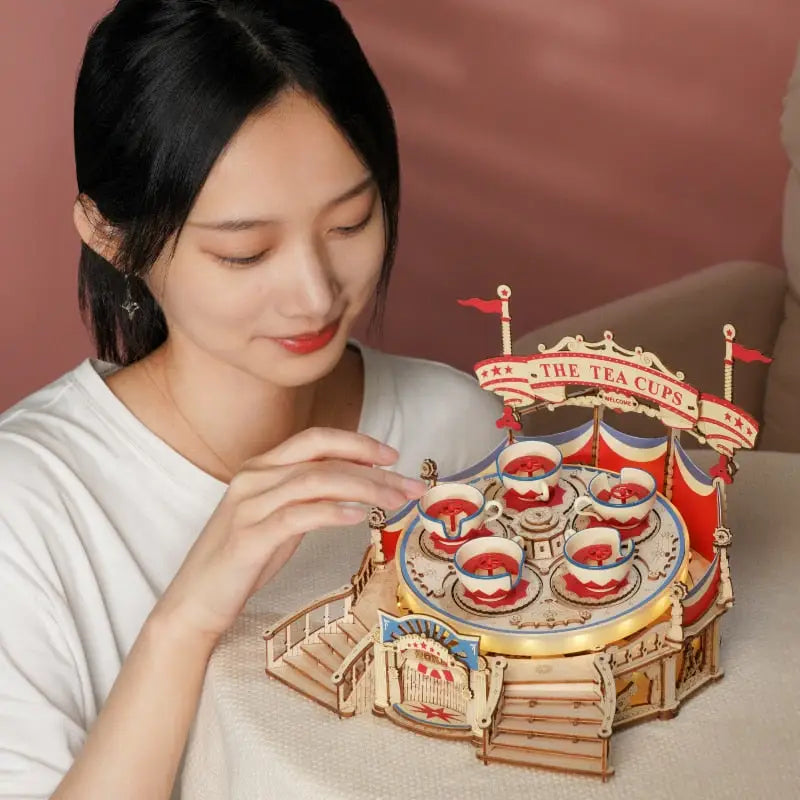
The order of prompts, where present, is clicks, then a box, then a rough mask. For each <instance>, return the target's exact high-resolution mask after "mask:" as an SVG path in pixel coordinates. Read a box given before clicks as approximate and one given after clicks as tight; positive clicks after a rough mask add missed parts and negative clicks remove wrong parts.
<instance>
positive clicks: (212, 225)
mask: <svg viewBox="0 0 800 800" xmlns="http://www.w3.org/2000/svg"><path fill="white" fill-rule="evenodd" d="M374 185H375V179H374V178H373V177H372V175H368V176H367V177H366V178H364V179H363V180H362V181H360V182H359V183H357V184H356V185H355V186H353V187H352V188H350V189H348V190H347V191H346V192H343V193H342V194H340V195H339V196H338V197H334V199H333V200H331V201H329V202H328V203H326V204H325V209H329V208H333V207H334V206H338V205H340V204H341V203H344V202H345V201H346V200H350V199H352V198H353V197H357V196H358V195H360V194H362V193H363V192H365V191H366V190H367V189H369V188H370V187H372V186H374ZM276 221H277V220H274V219H226V220H222V221H220V222H187V223H186V224H187V225H191V226H192V227H195V228H205V229H207V230H215V231H247V230H250V229H251V228H258V227H264V226H267V225H274V224H275V222H276Z"/></svg>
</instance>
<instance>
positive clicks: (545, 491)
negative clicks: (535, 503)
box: [533, 481, 550, 503]
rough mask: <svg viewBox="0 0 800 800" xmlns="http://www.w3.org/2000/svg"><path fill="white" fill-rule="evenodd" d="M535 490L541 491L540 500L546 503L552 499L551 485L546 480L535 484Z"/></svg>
mask: <svg viewBox="0 0 800 800" xmlns="http://www.w3.org/2000/svg"><path fill="white" fill-rule="evenodd" d="M533 487H534V491H535V492H538V493H539V500H540V501H541V502H543V503H546V502H548V501H549V500H550V487H549V486H548V484H546V483H545V482H544V481H538V482H537V483H534V484H533Z"/></svg>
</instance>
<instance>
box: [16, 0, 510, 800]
mask: <svg viewBox="0 0 800 800" xmlns="http://www.w3.org/2000/svg"><path fill="white" fill-rule="evenodd" d="M75 154H76V164H77V176H78V187H79V192H80V195H79V198H78V200H77V202H76V204H75V208H74V220H75V226H76V228H77V231H78V233H79V234H80V237H81V239H82V242H83V245H82V254H81V259H80V273H79V274H80V278H79V285H80V299H81V306H82V309H83V311H84V313H85V316H86V318H87V321H88V323H89V324H90V326H91V329H92V331H93V334H94V338H95V340H96V343H97V349H98V355H99V359H100V360H87V361H85V362H84V363H82V364H80V365H79V366H78V367H77V368H76V369H74V370H73V371H71V372H69V373H67V374H66V375H64V376H63V377H62V378H60V379H59V380H57V381H56V382H55V383H53V384H52V385H50V386H48V387H46V388H44V389H42V390H41V391H39V392H37V393H35V394H34V395H32V396H31V397H28V398H27V399H25V400H23V401H22V402H21V403H19V404H18V405H17V406H16V407H15V408H13V409H11V410H10V411H8V412H7V413H6V414H4V415H3V416H2V417H1V418H0V497H2V503H0V584H1V585H2V586H3V591H4V596H3V604H2V605H0V687H2V689H1V690H0V697H2V703H0V797H14V798H21V797H26V798H32V797H37V798H38V797H50V796H53V797H56V798H62V799H66V798H87V797H91V798H112V797H113V798H115V800H118V799H119V798H127V797H131V798H137V800H138V799H139V798H148V799H151V798H161V797H168V796H169V795H170V792H171V790H172V787H173V784H174V781H175V777H176V773H177V770H178V765H179V761H180V757H181V753H182V750H183V747H184V744H185V741H186V737H187V731H188V729H189V725H190V723H191V721H192V719H193V716H194V714H195V711H196V706H197V701H198V695H199V692H200V689H201V685H202V681H203V676H204V671H205V669H206V664H207V662H208V659H209V657H210V654H211V653H212V651H213V649H214V647H215V644H216V643H217V641H218V639H219V637H220V636H221V635H222V633H223V632H224V631H225V630H226V629H227V628H228V627H229V626H230V625H231V624H232V622H233V621H234V620H235V619H236V617H237V615H238V614H239V613H240V611H241V609H242V608H243V606H244V604H245V602H246V601H247V599H248V597H250V596H251V595H252V594H253V593H254V592H256V591H258V590H261V591H263V592H269V591H270V579H271V578H272V577H273V576H274V575H275V574H276V572H277V571H278V570H280V568H281V567H282V566H283V564H285V563H286V561H287V560H288V559H289V558H290V557H291V556H292V554H293V552H294V551H295V549H296V548H297V546H298V543H299V542H300V540H301V538H302V537H303V536H304V534H306V533H307V532H308V531H316V530H319V529H329V530H330V531H331V532H329V533H328V534H327V535H336V534H335V532H333V531H335V530H336V529H337V528H339V529H341V528H342V527H345V526H347V525H350V524H352V523H354V522H357V521H358V520H362V519H363V518H364V507H367V506H371V505H378V506H382V507H385V508H396V507H398V506H400V505H402V504H403V503H405V502H407V501H408V500H410V499H413V498H415V497H418V496H419V494H420V493H421V492H422V490H423V485H422V484H421V483H420V482H419V481H416V480H413V479H411V478H406V477H404V475H413V474H414V473H415V472H417V470H418V468H419V464H420V461H421V459H422V458H424V457H425V456H429V455H431V456H434V457H436V458H437V460H438V461H439V464H440V467H441V469H442V471H443V472H452V471H454V470H457V469H460V468H462V467H464V466H466V465H468V464H470V463H472V462H474V461H475V460H476V459H477V458H479V457H480V456H482V455H485V454H486V453H487V452H488V451H489V450H490V449H491V448H492V447H493V446H494V445H495V444H496V442H497V441H498V439H499V432H498V431H497V429H496V428H495V426H494V419H495V418H496V416H497V414H498V413H499V410H500V409H499V408H498V405H497V403H496V401H495V399H494V398H493V397H492V396H491V395H488V394H486V393H484V392H482V391H481V390H480V389H479V388H478V387H477V385H476V383H475V382H474V381H473V380H472V379H471V378H469V377H467V376H466V375H464V374H462V373H459V372H457V371H455V370H453V369H450V368H449V367H446V366H443V365H439V364H433V363H430V362H423V361H419V360H414V359H406V358H398V357H393V356H388V355H384V354H381V353H378V352H375V351H372V350H369V349H368V348H365V347H361V346H359V345H358V344H357V343H354V342H349V341H348V334H349V332H350V330H351V328H352V326H353V323H354V321H355V320H356V318H357V317H358V315H359V314H360V313H361V312H362V310H364V309H365V308H366V307H367V306H368V305H369V304H370V303H371V302H373V301H374V302H375V306H374V307H375V309H376V311H378V312H379V310H380V308H381V306H382V303H383V301H384V299H385V296H386V289H387V286H388V282H389V273H390V270H391V266H392V260H393V256H394V251H395V244H396V240H397V216H398V202H399V201H398V196H399V191H398V187H399V174H398V158H397V142H396V137H395V129H394V125H393V121H392V115H391V110H390V107H389V105H388V103H387V101H386V98H385V96H384V93H383V91H382V89H381V87H380V85H379V84H378V82H377V80H376V78H375V76H374V75H373V73H372V71H371V69H370V67H369V65H368V64H367V62H366V60H365V58H364V55H363V53H362V52H361V49H360V48H359V46H358V44H357V42H356V40H355V38H354V37H353V34H352V31H351V30H350V28H349V26H348V25H347V23H346V22H345V21H344V20H343V19H342V17H341V16H340V13H339V11H338V10H337V8H336V7H335V6H334V5H333V3H331V2H329V0H120V2H118V3H117V5H116V7H115V8H114V9H113V10H112V11H111V12H110V13H109V14H108V16H106V17H105V18H104V19H103V20H102V21H101V22H100V23H99V25H98V26H97V27H96V28H95V29H94V31H93V32H92V34H91V36H90V39H89V42H88V45H87V49H86V53H85V57H84V61H83V64H82V67H81V71H80V75H79V79H78V85H77V92H76V99H75ZM416 319H417V320H419V317H417V318H416ZM386 467H390V468H389V469H386ZM341 535H346V534H341ZM360 535H362V536H363V530H362V531H361V533H360ZM317 568H319V569H323V568H324V566H323V565H318V566H317ZM254 668H256V667H254ZM143 765H146V769H145V768H143Z"/></svg>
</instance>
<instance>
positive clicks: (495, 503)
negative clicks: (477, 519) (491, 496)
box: [484, 500, 506, 522]
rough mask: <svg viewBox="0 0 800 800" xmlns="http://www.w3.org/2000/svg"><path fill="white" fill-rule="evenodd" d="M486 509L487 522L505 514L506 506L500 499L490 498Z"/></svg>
mask: <svg viewBox="0 0 800 800" xmlns="http://www.w3.org/2000/svg"><path fill="white" fill-rule="evenodd" d="M484 509H485V511H486V517H485V520H486V522H492V521H494V520H496V519H498V518H499V517H502V516H503V512H504V511H505V510H506V507H505V506H504V505H503V504H502V503H501V502H500V501H499V500H488V501H487V502H486V505H485V506H484Z"/></svg>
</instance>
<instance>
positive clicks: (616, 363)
mask: <svg viewBox="0 0 800 800" xmlns="http://www.w3.org/2000/svg"><path fill="white" fill-rule="evenodd" d="M497 295H498V297H497V300H481V299H477V298H472V299H470V300H465V301H459V302H460V303H461V304H462V305H467V306H473V307H475V308H477V309H479V310H480V311H483V312H485V313H497V314H499V315H500V316H501V334H502V346H503V355H502V356H499V357H496V358H490V359H487V360H484V361H481V362H479V363H478V364H476V366H475V372H476V374H477V377H478V381H479V383H480V385H481V386H482V387H483V388H484V389H486V390H487V391H491V392H494V393H496V394H498V395H499V396H500V397H502V398H503V401H504V411H503V415H502V417H501V418H500V419H499V420H497V422H496V423H495V424H496V425H497V428H498V438H500V436H499V431H500V429H504V430H505V431H506V433H505V434H503V436H502V441H500V442H499V443H498V445H497V447H496V448H495V449H494V450H493V451H492V452H491V453H487V454H486V457H485V458H483V459H481V460H480V461H479V462H478V463H477V464H475V465H474V466H472V467H471V468H469V469H466V470H464V471H463V472H461V473H459V474H457V475H452V476H448V477H447V478H446V480H443V481H440V480H439V475H438V469H437V466H436V462H435V461H434V460H433V459H426V460H425V461H424V462H423V464H422V467H421V472H420V474H421V477H422V478H423V479H424V480H425V481H426V482H427V484H428V491H427V492H426V493H425V494H424V495H423V496H422V497H421V498H420V499H419V500H418V501H414V502H410V503H408V504H407V505H406V506H404V507H403V508H401V509H399V510H397V511H394V512H393V513H391V514H387V513H386V512H385V511H384V510H382V509H372V510H371V511H370V516H369V526H370V537H371V539H370V544H369V547H368V548H367V550H366V553H365V555H364V558H363V559H362V562H361V564H360V566H359V567H358V569H357V571H356V573H355V574H354V575H353V577H352V579H351V580H350V582H349V583H348V584H347V585H346V586H344V587H343V588H342V589H341V590H339V591H338V592H334V593H332V594H329V595H327V596H325V597H322V598H320V599H319V600H317V601H315V602H314V603H312V604H310V605H309V606H308V607H306V608H303V609H299V610H298V611H297V612H296V613H295V614H293V615H290V616H288V617H286V618H285V619H283V620H281V621H280V622H278V623H276V624H275V625H273V626H272V627H271V628H270V629H269V630H267V631H266V632H265V634H264V639H265V642H266V654H267V669H266V671H267V674H268V675H269V676H270V677H272V678H275V679H277V680H279V681H282V682H283V683H285V684H286V685H287V686H289V687H291V688H293V689H295V690H296V691H297V692H299V693H301V694H303V695H305V696H306V697H307V698H309V699H311V700H313V701H315V702H316V703H317V704H319V705H321V706H323V707H325V708H327V709H330V710H331V711H333V712H335V713H337V714H338V715H339V716H340V717H350V716H353V715H355V714H360V713H365V712H372V713H373V714H375V715H377V716H378V717H382V718H384V719H386V720H388V721H391V722H392V723H394V724H396V725H399V726H402V727H404V728H406V729H408V730H410V731H413V732H416V733H419V734H424V735H427V736H437V737H442V738H445V739H452V740H463V741H465V742H467V743H469V744H470V745H472V746H473V747H474V748H475V752H476V755H477V757H478V758H479V759H481V760H482V761H483V762H484V763H486V764H489V763H498V762H499V763H508V764H515V765H519V766H525V767H533V768H542V769H551V770H561V771H565V772H571V773H581V774H586V775H594V776H597V777H600V778H602V779H604V780H605V779H606V778H607V777H608V776H609V775H611V774H612V773H613V771H614V769H613V767H612V764H611V753H610V741H611V737H612V733H613V731H614V730H616V729H617V728H619V727H621V726H624V725H627V724H629V723H632V722H635V721H641V720H645V719H650V718H669V717H671V716H673V715H674V714H675V713H676V711H677V709H678V706H679V705H680V703H681V702H683V701H684V700H685V699H686V698H688V697H689V696H690V695H692V694H693V693H695V692H696V691H697V690H698V689H699V688H700V687H702V686H704V685H706V684H708V683H709V682H711V681H714V680H716V679H718V678H719V677H721V675H722V669H721V667H720V617H721V615H722V614H723V613H724V612H725V610H726V609H728V608H729V607H730V606H731V605H732V604H733V599H734V598H733V589H732V585H731V578H730V570H729V565H728V547H729V546H730V544H731V533H730V531H729V529H728V528H727V525H726V518H725V513H726V512H725V509H726V504H725V492H726V489H727V487H728V486H729V485H730V484H731V483H732V481H733V477H734V474H735V472H736V464H735V462H734V455H735V453H736V451H737V450H739V449H742V448H745V449H747V448H752V447H753V446H754V445H755V440H756V436H757V432H758V424H757V423H756V421H755V420H754V419H753V418H752V417H751V416H749V415H748V414H746V413H745V412H744V411H742V410H741V409H739V408H737V407H736V406H735V405H734V404H733V400H732V393H733V364H734V362H735V361H736V360H737V359H741V360H745V361H752V360H762V361H764V360H768V359H767V358H766V356H763V355H762V354H760V353H757V351H753V350H748V349H747V348H744V347H742V346H741V345H739V344H737V343H736V342H735V331H734V329H733V327H732V326H730V325H726V326H725V328H724V330H723V334H724V343H725V355H724V378H725V382H724V385H725V397H716V396H714V395H711V394H707V393H703V392H701V391H699V390H698V389H696V388H694V387H693V386H692V385H690V384H689V383H687V382H686V381H685V377H684V375H683V374H682V373H680V372H672V371H670V370H669V369H667V367H665V366H664V364H663V363H662V362H661V360H660V359H659V358H658V357H657V356H656V355H654V354H653V353H649V352H646V351H644V350H643V349H642V348H641V347H636V348H634V349H633V350H628V349H625V348H623V347H621V346H620V345H618V344H617V343H616V341H615V340H614V337H613V335H612V334H611V333H609V332H607V333H606V334H605V335H604V337H603V340H602V341H599V342H586V341H584V339H583V338H582V337H581V336H576V337H574V338H573V337H567V338H564V339H562V340H561V341H560V342H558V343H557V344H556V345H555V346H553V347H551V348H547V347H545V346H544V345H540V346H539V349H538V352H537V353H535V354H527V355H516V354H512V353H511V329H510V326H511V316H510V313H509V300H510V297H511V290H510V289H509V288H508V287H507V286H500V287H498V291H497ZM566 406H581V407H584V408H586V409H587V412H588V413H590V414H591V419H588V420H587V421H586V422H585V423H584V424H583V425H580V426H579V427H577V428H573V429H570V430H566V431H564V432H562V433H559V434H554V435H548V436H538V437H533V436H526V435H523V433H522V417H523V416H524V415H526V414H528V413H532V412H534V411H542V410H547V411H556V410H558V409H560V408H562V407H566ZM609 409H610V410H612V411H615V412H619V413H639V414H645V415H647V416H649V417H652V418H653V419H655V420H658V421H659V422H660V423H661V424H662V425H663V429H664V435H662V436H657V437H653V438H639V437H633V436H629V435H627V434H624V433H622V432H620V431H618V430H615V429H614V428H613V427H612V426H610V425H609V424H608V423H607V422H606V421H605V420H604V419H603V411H604V410H609ZM682 436H688V437H693V438H694V439H695V440H697V442H698V443H699V444H701V445H707V446H709V447H711V448H712V449H714V450H715V451H716V452H717V453H718V454H719V461H718V462H717V463H716V465H715V466H714V467H712V468H711V470H710V471H709V472H708V473H705V472H703V470H701V469H700V468H699V467H698V466H696V465H695V464H694V463H693V462H692V460H691V458H690V456H689V454H688V453H687V451H686V450H685V449H684V448H683V445H682V443H681V437H682ZM308 713H309V714H311V713H312V709H311V708H309V709H308ZM643 735H646V734H645V733H643Z"/></svg>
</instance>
